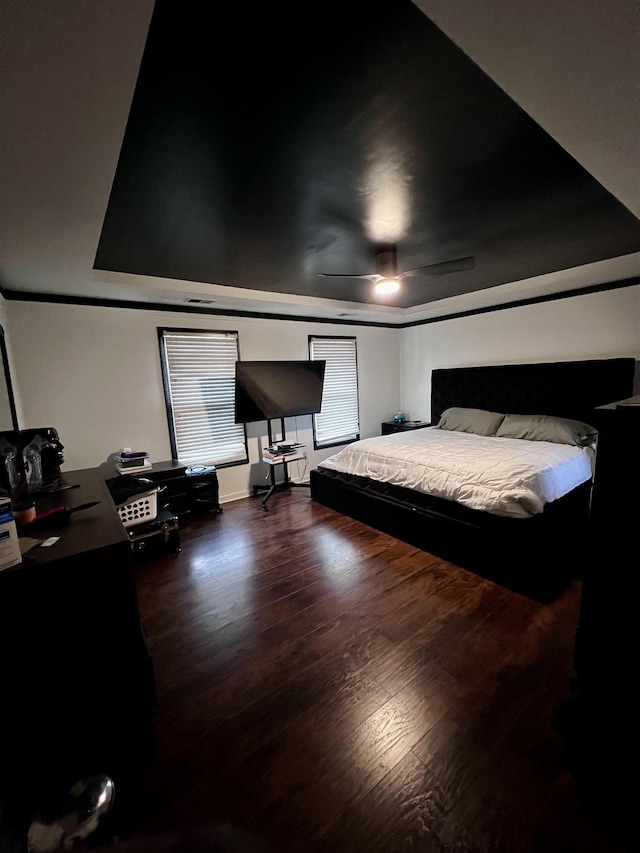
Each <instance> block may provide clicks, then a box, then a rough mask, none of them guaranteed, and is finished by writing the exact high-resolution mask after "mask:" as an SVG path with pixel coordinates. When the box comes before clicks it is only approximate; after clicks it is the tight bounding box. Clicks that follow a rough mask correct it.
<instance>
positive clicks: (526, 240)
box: [95, 0, 640, 307]
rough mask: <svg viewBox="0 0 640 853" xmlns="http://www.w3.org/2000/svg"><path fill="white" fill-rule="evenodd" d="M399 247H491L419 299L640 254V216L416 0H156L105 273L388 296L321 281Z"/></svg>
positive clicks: (451, 252) (438, 255) (411, 250)
mask: <svg viewBox="0 0 640 853" xmlns="http://www.w3.org/2000/svg"><path fill="white" fill-rule="evenodd" d="M211 9H215V13H214V14H213V16H212V15H211V11H210V10H211ZM292 10H293V11H292ZM389 242H391V243H394V244H395V245H397V253H398V267H399V270H404V269H408V268H412V267H418V266H421V265H425V264H436V263H440V262H443V261H448V260H451V259H455V258H460V257H465V256H473V257H474V258H475V269H473V270H466V271H462V272H454V273H449V274H446V275H424V274H423V275H418V276H414V277H410V278H407V279H405V280H404V281H403V286H402V289H401V291H400V293H399V294H397V295H395V296H392V297H386V298H385V299H384V303H385V304H390V305H396V306H401V307H408V306H413V305H419V304H423V303H428V302H431V301H433V300H437V299H441V298H444V297H447V296H453V295H456V294H460V293H463V292H467V291H474V290H479V289H482V288H487V287H492V286H494V285H499V284H503V283H505V282H510V281H517V280H520V279H524V278H529V277H531V276H535V275H540V274H542V273H548V272H553V271H555V270H560V269H566V268H569V267H574V266H579V265H581V264H585V263H590V262H593V261H598V260H603V259H606V258H611V257H616V256H619V255H625V254H628V253H631V252H635V251H638V250H640V221H639V220H637V219H636V218H635V217H634V216H633V215H632V214H631V213H630V212H629V211H628V210H627V209H626V208H625V207H624V206H623V205H622V204H620V203H619V202H618V201H617V200H616V199H615V198H614V197H613V196H612V195H611V194H610V193H608V191H607V190H605V189H604V188H603V187H602V185H601V184H600V183H598V181H596V180H595V179H594V178H592V177H591V176H590V175H589V174H588V173H587V172H586V171H585V170H584V169H583V168H582V167H581V166H580V165H579V164H578V163H577V162H576V161H575V160H574V159H573V158H572V157H571V156H570V155H569V154H567V153H566V152H565V151H564V150H563V149H562V148H561V147H560V146H559V145H558V144H556V143H555V142H554V141H553V140H552V139H551V138H550V137H549V136H548V134H547V133H546V132H545V131H543V130H542V129H541V128H540V127H539V126H538V125H537V124H536V123H535V122H533V120H532V119H530V118H529V117H528V116H527V115H526V114H525V113H524V112H523V111H522V110H521V109H520V108H519V107H518V106H517V105H515V104H514V102H513V101H512V100H511V99H510V98H509V97H508V96H507V95H506V94H505V93H504V92H503V91H502V90H501V89H500V88H499V87H498V86H497V85H496V84H495V83H493V82H492V81H491V80H490V79H489V78H488V77H487V76H486V75H485V74H484V73H483V72H482V71H481V70H480V69H479V68H478V67H477V66H476V65H475V64H474V63H473V62H472V61H471V60H470V59H469V58H468V57H466V56H465V54H464V53H462V51H460V50H459V49H458V48H457V47H456V46H455V45H454V44H453V43H452V42H451V41H450V40H449V39H448V38H447V37H446V36H445V35H444V34H443V33H442V32H441V31H440V30H439V29H438V28H437V27H436V26H435V25H434V24H432V23H431V21H429V20H428V19H427V18H426V17H425V16H424V15H423V14H422V12H420V11H419V10H418V9H417V8H416V7H415V6H414V5H413V3H412V2H411V0H366V2H361V0H342V2H335V0H329V2H323V3H322V4H321V5H318V6H314V7H312V6H311V5H310V4H287V5H285V4H250V5H249V6H247V5H246V4H239V3H236V4H215V6H211V7H210V6H208V4H203V3H195V2H175V1H174V2H170V0H158V2H157V3H156V7H155V12H154V15H153V19H152V22H151V27H150V30H149V35H148V40H147V46H146V49H145V53H144V56H143V60H142V65H141V69H140V74H139V78H138V83H137V87H136V91H135V96H134V100H133V104H132V109H131V113H130V117H129V121H128V125H127V130H126V134H125V138H124V143H123V146H122V151H121V155H120V159H119V163H118V167H117V171H116V175H115V180H114V184H113V188H112V193H111V197H110V201H109V205H108V209H107V213H106V217H105V221H104V226H103V230H102V234H101V238H100V242H99V246H98V250H97V255H96V260H95V267H96V268H97V269H102V270H111V271H116V272H125V273H136V274H142V275H148V276H160V277H165V278H174V279H185V280H190V281H199V282H211V283H215V284H223V285H228V286H231V287H242V288H251V289H258V290H263V291H277V292H281V293H295V294H302V295H305V296H315V297H325V298H330V299H343V300H349V301H356V302H363V303H366V302H380V301H381V300H380V298H379V297H378V298H375V297H374V296H373V295H372V285H371V282H369V281H368V280H366V279H365V280H361V279H360V280H359V279H349V278H341V277H339V278H323V277H321V276H319V273H343V272H344V273H369V272H371V273H373V272H375V263H374V257H375V251H376V247H377V246H378V245H379V244H381V243H389Z"/></svg>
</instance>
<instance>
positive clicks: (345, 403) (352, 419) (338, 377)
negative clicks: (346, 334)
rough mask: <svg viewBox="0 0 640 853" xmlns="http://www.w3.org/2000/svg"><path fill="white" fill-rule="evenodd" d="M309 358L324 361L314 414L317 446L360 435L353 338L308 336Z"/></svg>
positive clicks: (355, 357)
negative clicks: (317, 408) (319, 401)
mask: <svg viewBox="0 0 640 853" xmlns="http://www.w3.org/2000/svg"><path fill="white" fill-rule="evenodd" d="M309 354H310V357H311V360H312V361H322V360H324V361H326V367H325V374H324V387H323V391H322V411H321V412H320V414H318V415H314V418H313V421H314V431H315V443H316V446H317V447H325V446H327V445H330V444H341V443H343V442H347V441H353V440H354V439H357V438H358V437H359V435H360V419H359V414H358V370H357V356H356V341H355V338H322V337H318V338H314V337H311V338H310V339H309Z"/></svg>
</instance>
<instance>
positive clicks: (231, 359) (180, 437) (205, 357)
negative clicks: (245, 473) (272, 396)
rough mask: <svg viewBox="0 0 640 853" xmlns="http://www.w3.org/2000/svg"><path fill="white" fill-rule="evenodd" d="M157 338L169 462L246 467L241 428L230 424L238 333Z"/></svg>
mask: <svg viewBox="0 0 640 853" xmlns="http://www.w3.org/2000/svg"><path fill="white" fill-rule="evenodd" d="M158 334H159V336H160V352H161V356H162V373H163V377H164V387H165V396H166V400H167V414H168V417H169V435H170V437H171V450H172V452H173V455H174V458H176V459H179V460H180V461H181V462H183V463H184V464H185V465H216V466H224V465H237V464H239V463H242V462H248V459H249V457H248V454H247V434H246V431H245V427H244V424H237V423H235V420H234V396H235V371H236V361H237V360H238V333H237V332H208V331H200V330H198V331H193V330H190V329H158Z"/></svg>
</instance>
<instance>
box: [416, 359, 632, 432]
mask: <svg viewBox="0 0 640 853" xmlns="http://www.w3.org/2000/svg"><path fill="white" fill-rule="evenodd" d="M634 371H635V359H633V358H610V359H594V360H591V361H559V362H548V363H542V364H501V365H496V366H488V367H454V368H450V369H437V370H434V371H432V373H431V420H432V422H433V423H437V421H438V419H439V418H440V415H441V414H442V412H443V411H444V410H445V409H448V408H449V407H450V406H465V407H469V408H473V409H488V410H489V411H492V412H504V413H506V414H518V415H556V416H559V417H565V418H577V419H579V420H586V421H588V416H589V412H590V411H591V409H593V408H594V407H595V406H602V405H604V404H605V403H612V402H613V401H615V400H622V399H624V398H625V397H630V396H631V395H632V394H633V385H634Z"/></svg>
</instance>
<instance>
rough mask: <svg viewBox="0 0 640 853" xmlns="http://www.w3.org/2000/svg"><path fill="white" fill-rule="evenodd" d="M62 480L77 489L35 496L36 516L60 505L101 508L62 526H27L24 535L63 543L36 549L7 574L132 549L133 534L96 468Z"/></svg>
mask: <svg viewBox="0 0 640 853" xmlns="http://www.w3.org/2000/svg"><path fill="white" fill-rule="evenodd" d="M62 481H63V484H65V485H73V486H75V488H72V489H64V490H62V491H58V492H50V493H48V494H43V495H35V496H33V497H34V500H35V505H36V513H41V512H46V511H47V510H50V509H54V508H55V507H58V506H65V507H69V508H70V509H71V508H73V507H74V506H80V504H84V503H89V502H90V501H99V502H100V503H99V504H98V505H97V506H94V507H91V508H90V509H86V510H82V511H81V512H79V513H76V514H75V515H72V516H71V518H70V519H69V521H68V523H67V524H65V525H64V526H62V525H55V524H52V525H48V526H44V525H43V526H39V527H38V528H37V530H36V529H35V528H34V529H31V528H29V527H25V528H23V529H22V530H20V535H21V536H30V537H33V538H34V539H45V538H47V537H48V536H59V537H60V538H59V540H58V541H57V542H56V543H55V544H54V545H52V546H51V547H50V548H34V549H32V550H31V551H29V552H28V553H27V554H25V555H24V557H23V562H22V564H21V565H19V566H15V567H14V568H13V569H6V570H5V573H6V572H12V571H20V570H25V569H28V568H29V567H33V566H38V565H43V564H45V563H46V564H48V563H51V562H52V561H54V560H63V559H65V560H66V559H68V558H71V557H78V556H80V555H83V554H87V555H88V554H90V553H91V552H93V551H102V550H104V549H105V548H113V547H115V548H117V547H119V546H120V547H122V548H123V550H128V549H130V547H131V543H130V540H129V535H128V533H127V531H126V530H125V527H124V525H123V524H122V522H121V520H120V516H119V515H118V512H117V510H116V508H115V505H114V503H113V500H112V498H111V495H110V493H109V490H108V488H107V486H106V484H105V482H104V479H103V478H102V477H101V476H100V474H99V472H98V471H97V470H96V469H95V468H85V469H83V470H80V471H69V472H64V473H63V475H62Z"/></svg>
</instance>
